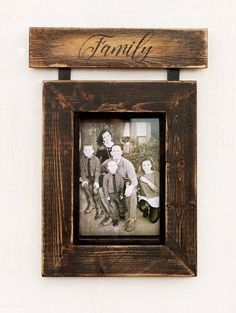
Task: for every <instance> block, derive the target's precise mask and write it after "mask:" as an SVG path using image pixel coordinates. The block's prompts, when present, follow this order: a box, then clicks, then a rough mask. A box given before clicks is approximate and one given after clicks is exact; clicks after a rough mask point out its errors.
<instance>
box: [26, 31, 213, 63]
mask: <svg viewBox="0 0 236 313" xmlns="http://www.w3.org/2000/svg"><path fill="white" fill-rule="evenodd" d="M29 66H30V67H54V68H55V67H56V68H59V67H62V68H66V67H69V68H73V67H74V68H76V67H79V68H81V67H114V68H205V67H207V30H206V29H122V28H117V29H115V28H114V29H109V28H97V29H93V28H39V27H32V28H30V30H29Z"/></svg>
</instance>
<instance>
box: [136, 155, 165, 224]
mask: <svg viewBox="0 0 236 313" xmlns="http://www.w3.org/2000/svg"><path fill="white" fill-rule="evenodd" d="M141 172H142V174H141V176H140V177H139V189H140V193H139V196H138V200H139V202H138V207H139V209H140V211H142V212H143V217H148V218H149V220H150V222H151V223H156V222H157V221H158V219H159V217H160V208H159V198H160V182H159V179H160V178H159V172H157V171H155V170H154V169H153V162H152V160H151V159H150V158H146V159H143V160H142V162H141Z"/></svg>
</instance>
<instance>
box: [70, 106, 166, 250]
mask: <svg viewBox="0 0 236 313" xmlns="http://www.w3.org/2000/svg"><path fill="white" fill-rule="evenodd" d="M90 118H91V119H131V118H140V119H142V118H143V119H148V118H158V119H159V125H160V235H159V236H132V235H128V236H81V235H80V234H79V214H80V206H79V203H80V202H79V163H80V162H79V140H78V138H79V129H80V119H90ZM73 122H74V156H73V159H74V162H73V164H74V168H73V172H74V175H73V178H74V181H73V186H74V188H73V189H74V190H73V197H74V201H73V204H74V207H73V244H74V245H148V244H152V245H164V244H165V224H166V223H165V181H166V170H165V165H166V161H165V155H166V151H165V146H166V114H165V112H158V111H157V112H74V121H73Z"/></svg>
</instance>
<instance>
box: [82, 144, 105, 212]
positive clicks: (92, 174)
mask: <svg viewBox="0 0 236 313" xmlns="http://www.w3.org/2000/svg"><path fill="white" fill-rule="evenodd" d="M100 168H101V166H100V161H99V159H98V158H97V157H96V156H95V155H94V149H93V146H92V145H89V144H88V145H85V146H84V148H83V153H82V155H81V157H80V181H81V183H82V189H83V190H84V192H85V195H86V198H87V201H88V206H87V208H86V209H85V213H91V212H92V211H93V209H96V208H97V211H96V216H95V218H97V217H98V216H100V214H101V212H100V210H101V208H100V206H99V205H97V207H96V204H95V203H97V204H98V203H99V201H98V200H99V196H98V188H99V176H100Z"/></svg>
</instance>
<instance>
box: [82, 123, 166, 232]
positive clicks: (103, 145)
mask: <svg viewBox="0 0 236 313" xmlns="http://www.w3.org/2000/svg"><path fill="white" fill-rule="evenodd" d="M79 129H80V131H79V138H78V140H79V144H78V146H79V186H80V187H79V207H80V210H79V233H80V236H132V235H133V236H159V235H160V123H159V118H125V119H124V118H121V119H118V118H116V119H104V118H101V117H99V118H89V119H88V118H83V119H80V122H79Z"/></svg>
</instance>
